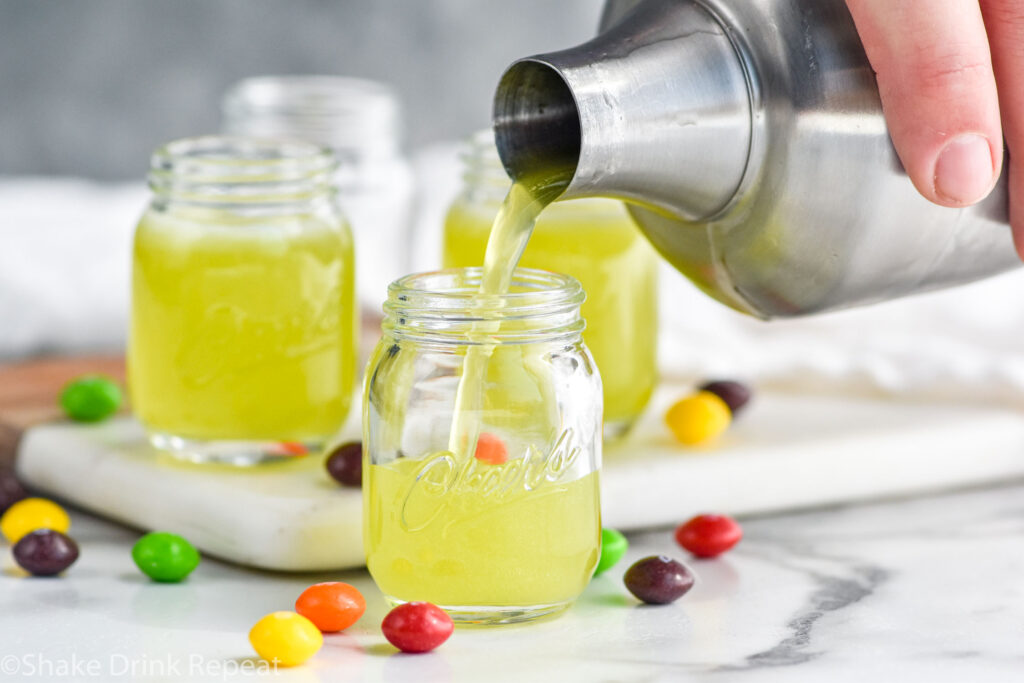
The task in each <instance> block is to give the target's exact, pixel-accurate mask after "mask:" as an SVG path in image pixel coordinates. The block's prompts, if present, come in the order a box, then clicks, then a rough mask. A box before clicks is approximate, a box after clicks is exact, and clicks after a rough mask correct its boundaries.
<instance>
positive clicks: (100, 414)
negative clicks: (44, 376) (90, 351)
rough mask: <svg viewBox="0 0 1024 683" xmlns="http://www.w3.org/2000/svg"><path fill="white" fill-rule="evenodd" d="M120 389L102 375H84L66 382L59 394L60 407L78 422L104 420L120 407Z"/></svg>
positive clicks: (115, 383)
mask: <svg viewBox="0 0 1024 683" xmlns="http://www.w3.org/2000/svg"><path fill="white" fill-rule="evenodd" d="M121 401H122V395H121V388H120V387H119V386H118V385H117V382H115V381H114V380H112V379H110V378H109V377H103V376H102V375H86V376H83V377H79V378H77V379H74V380H72V381H70V382H68V383H67V384H66V385H65V386H64V389H63V390H61V392H60V405H61V407H62V408H63V409H64V412H65V413H67V416H68V417H70V418H71V419H72V420H77V421H78V422H98V421H100V420H104V419H106V418H108V417H110V416H111V415H113V414H114V413H116V412H117V409H118V408H120V407H121Z"/></svg>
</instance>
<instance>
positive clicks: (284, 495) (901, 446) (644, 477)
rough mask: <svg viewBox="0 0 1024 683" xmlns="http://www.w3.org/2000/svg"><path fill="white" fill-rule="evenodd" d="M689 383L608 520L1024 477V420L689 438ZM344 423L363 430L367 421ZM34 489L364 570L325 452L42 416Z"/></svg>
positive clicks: (994, 415) (217, 540)
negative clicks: (240, 450) (241, 454)
mask: <svg viewBox="0 0 1024 683" xmlns="http://www.w3.org/2000/svg"><path fill="white" fill-rule="evenodd" d="M683 391H684V388H683V387H672V386H667V387H663V388H662V389H661V390H660V391H659V393H658V394H657V395H656V396H655V399H654V401H653V402H652V405H651V407H650V409H649V410H648V412H647V414H646V415H645V416H644V418H643V419H642V420H641V421H640V423H639V424H638V425H637V426H636V427H635V428H634V430H633V431H632V433H631V434H630V435H629V436H628V437H627V438H625V439H623V440H621V441H619V442H617V443H615V444H613V445H610V446H608V447H607V448H606V449H605V454H604V470H603V473H602V513H603V517H604V523H605V525H606V526H613V527H617V528H620V529H623V530H638V529H644V528H655V527H663V526H669V525H673V524H676V523H678V522H680V521H682V520H684V519H686V518H688V517H689V516H690V515H692V514H695V513H697V512H701V511H717V512H725V513H730V514H736V515H754V514H762V513H773V512H780V511H785V510H794V509H804V508H812V507H818V506H827V505H834V504H839V503H849V502H855V501H864V500H872V499H879V498H892V497H903V496H911V495H915V494H921V493H925V492H932V491H938V490H945V489H955V488H961V487H970V486H977V485H982V484H990V483H997V482H1005V481H1009V480H1012V479H1016V478H1024V416H1022V415H1020V414H1018V413H1016V412H1014V411H1012V410H1008V409H999V408H992V407H980V406H965V405H959V404H949V403H906V402H897V401H891V400H874V399H852V398H840V397H826V396H803V395H782V394H762V395H761V396H759V397H758V399H757V402H756V403H755V404H753V405H752V406H751V408H750V410H749V411H748V412H747V413H746V414H745V415H743V416H742V419H740V420H738V421H737V422H736V423H735V424H734V425H733V427H732V428H731V429H730V430H729V432H728V433H727V434H726V435H725V437H724V438H723V439H722V440H721V441H720V442H719V443H717V444H716V445H715V446H714V447H708V448H704V449H683V448H682V447H680V446H677V445H675V444H674V443H673V442H672V440H671V437H670V435H669V433H668V431H667V429H666V428H665V427H664V426H663V425H662V423H661V415H662V413H663V411H664V408H665V406H666V405H667V404H668V403H669V402H670V401H671V400H672V399H673V398H674V397H677V396H679V395H680V394H681V393H682V392H683ZM346 430H347V431H348V433H349V435H350V436H357V434H358V421H357V420H353V421H352V424H350V425H349V426H348V427H347V428H346ZM16 467H17V470H18V473H19V475H20V476H21V477H22V478H23V480H24V481H25V482H26V483H28V484H29V485H30V486H32V487H34V488H36V489H38V490H40V491H42V492H44V493H46V494H48V495H52V496H55V497H57V498H60V499H62V500H65V501H67V502H69V503H71V504H74V505H77V506H79V507H81V508H83V509H85V510H88V511H91V512H94V513H96V514H99V515H102V516H104V517H107V518H110V519H113V520H116V521H119V522H121V523H123V524H126V525H128V526H131V527H135V528H139V529H160V530H168V531H175V532H177V533H181V534H183V535H184V536H186V537H187V538H189V539H190V540H191V541H192V542H193V543H194V544H195V545H196V546H197V547H199V548H200V549H201V550H202V551H204V552H206V553H208V554H211V555H214V556H217V557H220V558H223V559H226V560H229V561H232V562H236V563H239V564H243V565H249V566H254V567H260V568H264V569H272V570H282V571H313V570H328V569H341V568H350V567H357V566H361V565H362V563H363V552H362V544H361V524H362V523H361V513H362V505H361V499H360V495H359V491H357V490H351V489H342V488H340V487H338V486H337V485H335V484H334V483H333V482H332V481H331V480H330V479H329V478H328V476H327V475H326V473H325V472H324V471H323V468H322V465H321V459H320V458H319V457H309V458H302V459H298V460H295V461H291V462H287V463H282V464H276V465H271V466H266V467H260V468H250V469H233V468H227V467H213V468H210V467H200V466H196V465H190V464H185V463H180V462H178V461H176V460H174V459H172V458H170V457H168V456H166V455H161V454H158V453H156V452H154V451H153V450H152V449H151V448H150V447H149V446H148V445H147V444H146V442H145V440H144V438H143V433H142V430H141V428H140V427H139V425H138V424H137V423H136V422H135V421H134V420H132V419H131V418H130V417H118V418H115V419H113V420H110V421H108V422H106V423H103V424H99V425H77V424H70V423H52V424H46V425H40V426H36V427H32V428H31V429H29V430H27V432H26V433H25V435H24V437H23V438H22V440H21V444H20V447H19V452H18V455H17V458H16Z"/></svg>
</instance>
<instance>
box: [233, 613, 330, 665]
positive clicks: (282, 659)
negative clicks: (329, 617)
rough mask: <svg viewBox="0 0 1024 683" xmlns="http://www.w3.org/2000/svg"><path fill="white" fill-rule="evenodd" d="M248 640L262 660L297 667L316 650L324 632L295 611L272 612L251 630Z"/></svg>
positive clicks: (319, 645) (322, 639)
mask: <svg viewBox="0 0 1024 683" xmlns="http://www.w3.org/2000/svg"><path fill="white" fill-rule="evenodd" d="M249 642H250V643H252V647H253V649H254V650H256V654H258V655H259V656H260V657H262V658H263V659H265V660H267V661H268V662H270V663H272V664H277V665H278V666H298V665H299V664H302V663H303V662H305V661H306V660H307V659H309V658H310V657H312V656H313V655H315V654H316V653H317V651H318V650H319V649H320V647H321V646H322V645H323V644H324V637H323V634H321V633H320V629H318V628H317V627H316V626H314V625H313V622H312V621H310V620H309V619H307V618H306V617H304V616H301V615H299V614H296V613H295V612H272V613H270V614H268V615H267V616H265V617H263V618H262V619H260V620H259V621H257V622H256V625H255V626H253V627H252V630H251V631H249Z"/></svg>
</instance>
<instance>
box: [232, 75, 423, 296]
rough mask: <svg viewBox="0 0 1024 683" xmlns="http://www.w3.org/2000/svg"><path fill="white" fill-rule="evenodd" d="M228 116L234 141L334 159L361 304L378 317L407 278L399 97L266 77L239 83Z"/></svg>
mask: <svg viewBox="0 0 1024 683" xmlns="http://www.w3.org/2000/svg"><path fill="white" fill-rule="evenodd" d="M222 109H223V125H222V128H223V130H224V131H225V132H226V133H228V134H232V135H248V136H257V137H269V138H297V139H301V140H306V141H309V142H312V143H314V144H317V145H323V146H325V147H329V148H330V149H331V150H332V151H333V152H334V154H335V156H336V157H337V159H338V161H339V166H338V172H337V174H336V176H335V179H334V182H335V185H336V187H337V189H338V201H339V202H340V203H341V208H342V210H343V211H344V212H345V215H346V216H347V217H348V219H349V221H351V224H352V230H353V232H354V234H355V240H356V254H357V255H358V257H359V264H360V267H359V272H358V273H357V274H356V277H357V279H358V285H359V287H358V289H359V297H360V300H361V301H363V303H364V304H365V305H366V306H367V308H370V309H372V310H374V311H379V310H380V305H381V303H382V302H383V301H384V299H385V297H386V296H387V287H388V285H389V284H390V283H391V282H392V281H393V280H396V279H397V278H399V277H401V276H402V275H404V274H406V273H407V272H409V257H410V254H409V252H408V249H407V247H406V245H407V244H408V242H409V233H410V227H411V222H412V208H413V201H414V189H415V188H414V180H413V172H412V166H411V164H410V163H409V162H408V160H407V159H406V158H405V157H404V156H403V155H402V151H401V137H402V136H401V128H402V121H401V107H400V104H399V101H398V96H397V95H396V94H395V92H394V90H392V89H391V88H390V87H389V86H387V85H385V84H383V83H378V82H376V81H370V80H363V79H359V78H345V77H340V76H264V77H259V78H250V79H246V80H243V81H241V82H239V83H237V84H235V85H234V86H233V87H232V88H231V89H230V90H228V92H227V93H226V94H225V95H224V101H223V106H222Z"/></svg>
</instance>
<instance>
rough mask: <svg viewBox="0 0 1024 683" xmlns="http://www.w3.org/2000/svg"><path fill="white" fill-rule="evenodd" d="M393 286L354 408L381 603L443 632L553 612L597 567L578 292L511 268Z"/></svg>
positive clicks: (589, 383) (591, 402)
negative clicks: (505, 282)
mask: <svg viewBox="0 0 1024 683" xmlns="http://www.w3.org/2000/svg"><path fill="white" fill-rule="evenodd" d="M479 284H480V269H477V268H472V269H465V270H447V271H438V272H435V273H427V274H421V275H411V276H409V277H406V278H403V279H401V280H399V281H397V282H396V283H394V284H393V285H392V286H391V288H390V291H389V298H388V302H387V303H386V304H385V322H384V336H383V338H382V339H381V342H380V344H379V346H378V347H377V349H376V351H375V352H374V354H373V357H372V358H371V360H370V365H369V368H368V371H367V377H366V386H365V393H364V458H365V462H364V468H363V473H364V474H363V477H364V506H365V515H364V525H365V528H364V539H363V540H364V544H365V548H366V555H367V565H368V567H369V570H370V573H371V574H372V575H373V578H374V580H375V581H376V582H377V585H378V586H379V587H380V589H381V590H382V591H383V592H384V594H385V596H387V598H388V599H389V600H390V601H391V602H393V603H400V602H407V601H413V600H425V601H429V602H433V603H435V604H437V605H439V606H440V607H442V608H443V609H445V610H446V611H448V612H449V613H450V614H451V615H452V617H453V619H455V620H456V621H463V622H470V623H505V622H512V621H522V620H527V619H532V618H535V617H538V616H542V615H545V614H552V613H555V612H559V611H561V610H563V609H565V608H566V607H568V606H569V605H570V604H571V603H572V602H573V601H574V600H575V599H576V598H577V597H578V596H579V594H580V593H582V592H583V589H584V588H585V587H586V585H587V583H588V582H589V580H590V577H591V575H592V573H593V571H594V568H595V566H596V564H597V560H598V555H599V552H600V535H601V521H600V506H599V494H598V471H599V469H600V461H601V380H600V377H599V375H598V373H597V369H596V366H595V365H594V362H593V359H592V357H591V355H590V352H589V351H588V350H587V348H586V346H584V344H583V341H582V338H581V332H582V331H583V327H584V323H583V320H582V319H581V318H580V311H579V307H580V304H581V303H582V302H583V299H584V295H583V292H582V289H581V287H580V285H579V283H578V282H577V281H576V280H575V279H573V278H571V277H569V276H565V275H558V274H554V273H549V272H544V271H538V270H527V269H520V270H517V271H516V274H515V277H514V279H513V284H512V288H511V290H510V291H509V293H508V294H505V295H495V296H487V297H481V296H479V295H477V289H478V287H479Z"/></svg>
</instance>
